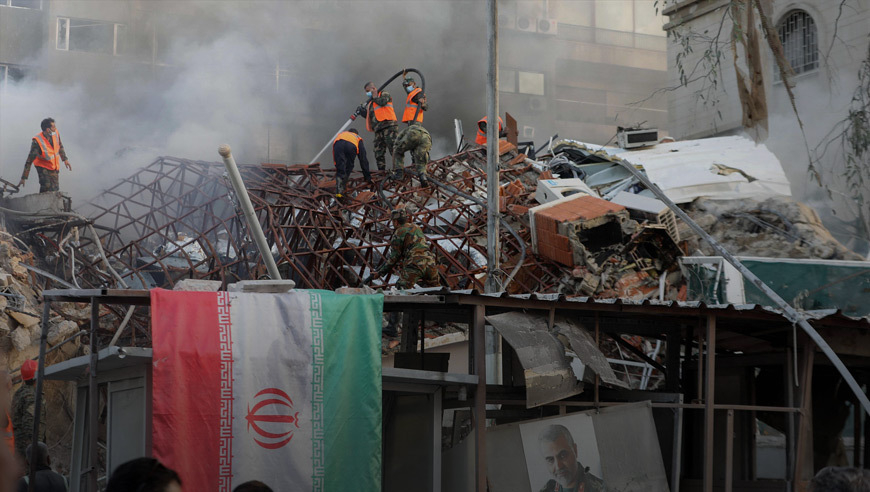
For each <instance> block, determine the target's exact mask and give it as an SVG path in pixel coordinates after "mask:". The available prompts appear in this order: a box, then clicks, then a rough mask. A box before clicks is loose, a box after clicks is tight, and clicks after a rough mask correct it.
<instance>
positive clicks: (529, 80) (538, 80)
mask: <svg viewBox="0 0 870 492" xmlns="http://www.w3.org/2000/svg"><path fill="white" fill-rule="evenodd" d="M517 92H519V93H522V94H533V95H535V96H543V95H544V74H542V73H537V72H517Z"/></svg>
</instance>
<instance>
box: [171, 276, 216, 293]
mask: <svg viewBox="0 0 870 492" xmlns="http://www.w3.org/2000/svg"><path fill="white" fill-rule="evenodd" d="M221 285H222V282H221V281H220V280H203V279H196V278H186V279H183V280H181V281H179V282H177V283H176V284H175V286H174V287H172V290H179V291H187V292H217V291H219V290H221Z"/></svg>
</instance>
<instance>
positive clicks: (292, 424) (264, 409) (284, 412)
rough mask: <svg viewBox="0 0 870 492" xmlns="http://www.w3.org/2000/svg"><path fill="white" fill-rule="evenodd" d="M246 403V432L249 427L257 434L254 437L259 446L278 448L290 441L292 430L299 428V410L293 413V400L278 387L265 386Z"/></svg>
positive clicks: (249, 430)
mask: <svg viewBox="0 0 870 492" xmlns="http://www.w3.org/2000/svg"><path fill="white" fill-rule="evenodd" d="M252 403H253V404H254V406H253V407H251V403H248V414H247V415H245V420H246V421H247V422H248V432H251V429H253V430H254V432H255V433H256V434H257V436H255V437H254V442H256V443H257V444H258V445H260V447H263V448H266V449H279V448H282V447H284V446H286V445H287V444H288V443H290V440H291V439H293V431H294V430H295V429H298V428H299V412H295V413H293V400H291V399H290V396H288V395H287V393H285V392H283V391H281V390H280V389H278V388H266V389H264V390H262V391H260V392H259V393H257V394H256V395H255V396H254V399H253V401H252Z"/></svg>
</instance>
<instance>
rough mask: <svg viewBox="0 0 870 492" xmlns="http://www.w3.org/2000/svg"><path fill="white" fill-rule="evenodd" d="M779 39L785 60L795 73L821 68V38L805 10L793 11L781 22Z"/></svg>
mask: <svg viewBox="0 0 870 492" xmlns="http://www.w3.org/2000/svg"><path fill="white" fill-rule="evenodd" d="M778 30H779V39H780V40H781V41H782V47H783V49H784V50H785V59H786V60H788V63H789V64H790V65H791V68H792V69H793V70H794V73H796V74H798V73H804V72H809V71H812V70H815V69H817V68H819V38H818V32H817V30H816V23H815V22H814V21H813V18H812V17H810V15H809V14H808V13H806V12H804V11H803V10H792V11H791V12H789V13H787V14H786V15H785V17H783V19H782V20H781V21H780V22H779V26H778Z"/></svg>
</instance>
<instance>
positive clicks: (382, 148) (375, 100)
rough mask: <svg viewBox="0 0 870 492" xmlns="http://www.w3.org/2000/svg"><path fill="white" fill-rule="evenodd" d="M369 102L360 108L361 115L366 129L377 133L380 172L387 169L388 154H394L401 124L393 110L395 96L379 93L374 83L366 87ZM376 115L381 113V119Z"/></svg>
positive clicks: (367, 84) (376, 162)
mask: <svg viewBox="0 0 870 492" xmlns="http://www.w3.org/2000/svg"><path fill="white" fill-rule="evenodd" d="M365 90H366V95H367V96H368V97H369V98H370V99H369V101H368V102H367V103H366V104H365V105H363V106H361V107H360V108H359V110H358V111H359V114H361V115H362V116H363V117H365V119H366V129H368V130H369V131H372V132H374V133H375V140H374V148H375V164H377V166H378V171H383V170H385V169H386V168H387V158H386V155H387V153H389V154H392V153H393V149H394V148H395V146H396V135H397V134H398V133H399V122H398V120H396V113H395V111H394V110H393V96H391V95H390V93H389V92H387V91H382V92H378V88H377V86H375V84H374V82H367V83H366V85H365ZM375 113H380V114H381V115H382V116H381V117H380V118H379V117H378V116H376V114H375Z"/></svg>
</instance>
